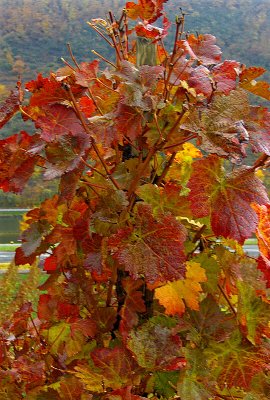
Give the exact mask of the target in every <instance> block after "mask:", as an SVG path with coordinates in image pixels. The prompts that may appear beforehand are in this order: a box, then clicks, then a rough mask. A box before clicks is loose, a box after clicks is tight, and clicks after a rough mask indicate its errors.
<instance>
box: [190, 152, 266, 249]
mask: <svg viewBox="0 0 270 400" xmlns="http://www.w3.org/2000/svg"><path fill="white" fill-rule="evenodd" d="M193 169H194V172H193V175H192V177H191V179H190V181H189V185H188V186H189V188H190V194H189V198H190V201H191V204H192V205H191V207H192V210H193V213H194V215H196V216H197V217H204V216H206V215H209V214H210V218H211V225H212V229H213V231H214V233H215V234H216V235H217V236H224V237H225V238H231V239H235V240H237V241H238V242H239V243H241V244H242V243H243V242H244V240H245V239H247V238H248V237H250V235H251V234H252V233H253V232H254V231H255V229H256V226H257V222H258V220H257V216H256V213H255V211H254V210H253V208H252V206H251V203H257V204H268V202H269V200H268V197H267V193H266V191H265V188H264V186H263V185H262V183H261V181H260V180H259V179H258V178H257V177H256V176H255V175H254V171H253V170H252V169H251V168H239V169H238V170H236V172H234V173H231V174H228V175H227V176H226V175H225V173H224V170H223V169H222V165H221V163H220V160H219V159H218V158H217V157H216V156H211V157H208V158H205V159H204V160H201V161H196V162H195V163H194V164H193Z"/></svg>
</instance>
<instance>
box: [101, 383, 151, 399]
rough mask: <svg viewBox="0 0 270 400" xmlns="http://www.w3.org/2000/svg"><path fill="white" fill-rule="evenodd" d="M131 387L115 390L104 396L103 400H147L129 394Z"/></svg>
mask: <svg viewBox="0 0 270 400" xmlns="http://www.w3.org/2000/svg"><path fill="white" fill-rule="evenodd" d="M131 389H132V386H128V387H126V388H124V389H117V390H114V391H113V392H111V393H110V394H108V395H106V396H105V398H104V400H147V398H146V397H141V396H137V395H135V394H132V393H131Z"/></svg>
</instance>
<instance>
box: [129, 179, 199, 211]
mask: <svg viewBox="0 0 270 400" xmlns="http://www.w3.org/2000/svg"><path fill="white" fill-rule="evenodd" d="M181 190H182V188H181V186H179V185H177V184H175V183H167V184H166V185H165V186H164V187H162V188H161V187H158V186H156V185H153V184H151V183H147V184H146V185H142V186H140V187H139V188H138V190H137V191H136V194H137V195H138V196H139V197H140V198H141V199H143V200H144V201H145V202H146V203H148V204H150V205H151V207H152V209H153V214H154V215H155V216H158V215H159V214H160V213H166V212H170V213H171V214H172V215H175V216H185V217H188V216H190V215H191V214H190V208H189V203H188V201H187V199H186V197H183V196H181Z"/></svg>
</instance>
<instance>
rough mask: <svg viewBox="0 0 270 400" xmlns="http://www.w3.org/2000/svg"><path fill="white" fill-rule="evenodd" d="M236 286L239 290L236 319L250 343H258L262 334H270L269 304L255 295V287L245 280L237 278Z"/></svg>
mask: <svg viewBox="0 0 270 400" xmlns="http://www.w3.org/2000/svg"><path fill="white" fill-rule="evenodd" d="M237 288H238V290H239V295H238V296H239V301H238V319H239V322H240V324H241V325H242V331H243V332H244V333H245V334H246V337H247V339H248V340H249V341H250V342H251V343H252V344H254V345H259V344H260V343H261V337H262V335H265V336H267V337H269V336H270V329H269V321H270V310H269V306H268V304H266V303H265V302H263V301H262V299H261V298H260V297H258V296H257V295H256V291H255V289H254V288H253V287H251V286H250V285H248V284H246V283H245V282H242V281H240V280H238V282H237Z"/></svg>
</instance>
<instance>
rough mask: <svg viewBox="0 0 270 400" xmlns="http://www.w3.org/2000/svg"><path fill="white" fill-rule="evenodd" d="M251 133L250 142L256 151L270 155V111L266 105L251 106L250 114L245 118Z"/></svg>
mask: <svg viewBox="0 0 270 400" xmlns="http://www.w3.org/2000/svg"><path fill="white" fill-rule="evenodd" d="M245 126H246V129H247V131H248V133H249V143H250V145H251V148H252V151H253V152H255V153H261V152H262V153H265V154H267V155H269V156H270V112H269V111H268V109H267V108H264V107H256V106H255V107H250V115H249V116H248V117H247V118H246V119H245Z"/></svg>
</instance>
